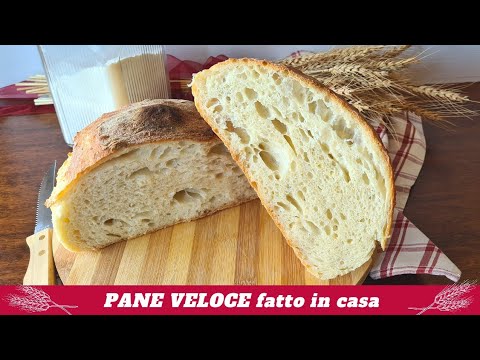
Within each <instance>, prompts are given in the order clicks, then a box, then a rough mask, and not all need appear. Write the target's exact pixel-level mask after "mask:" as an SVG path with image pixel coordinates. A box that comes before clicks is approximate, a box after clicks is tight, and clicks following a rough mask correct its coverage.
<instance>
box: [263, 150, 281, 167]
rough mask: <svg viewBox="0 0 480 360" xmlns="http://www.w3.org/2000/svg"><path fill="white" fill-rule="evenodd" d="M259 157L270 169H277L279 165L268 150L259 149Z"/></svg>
mask: <svg viewBox="0 0 480 360" xmlns="http://www.w3.org/2000/svg"><path fill="white" fill-rule="evenodd" d="M260 157H261V159H262V161H263V162H264V163H265V165H267V167H268V168H269V169H270V170H273V171H276V170H278V168H279V166H278V162H277V160H276V159H275V157H274V156H273V155H272V154H270V153H269V152H268V151H260Z"/></svg>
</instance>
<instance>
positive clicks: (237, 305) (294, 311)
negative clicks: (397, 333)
mask: <svg viewBox="0 0 480 360" xmlns="http://www.w3.org/2000/svg"><path fill="white" fill-rule="evenodd" d="M9 314H11V315H21V314H24V315H26V314H29V315H31V314H39V315H61V314H64V315H133V314H141V315H417V314H420V315H440V314H444V315H447V314H448V315H452V314H455V315H472V314H476V315H479V314H480V286H475V285H473V284H472V283H463V284H454V285H450V286H421V285H420V286H398V285H397V286H395V285H393V286H35V287H33V286H0V315H9Z"/></svg>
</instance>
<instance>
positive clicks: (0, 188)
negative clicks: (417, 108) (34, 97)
mask: <svg viewBox="0 0 480 360" xmlns="http://www.w3.org/2000/svg"><path fill="white" fill-rule="evenodd" d="M465 91H466V92H467V93H468V94H469V96H470V97H471V98H472V99H474V100H477V101H480V83H476V84H473V85H471V86H469V87H468V88H466V89H465ZM3 105H7V103H3ZM479 120H480V119H479V118H475V119H473V120H470V119H465V118H453V119H451V121H452V122H453V123H454V124H455V125H456V126H455V127H453V128H452V130H451V131H446V130H444V129H442V128H440V127H438V126H435V125H433V124H431V123H428V122H424V129H425V135H426V138H427V154H426V158H425V163H424V165H423V169H422V171H421V172H420V175H419V177H418V179H417V182H416V184H415V185H414V187H413V188H412V191H411V195H410V198H409V200H408V203H407V206H406V209H405V215H406V216H407V217H408V218H409V219H410V220H411V221H412V222H413V223H414V224H415V225H416V226H417V227H418V228H419V229H420V230H421V231H422V232H424V233H425V234H426V235H427V236H429V237H430V239H431V240H432V241H433V242H434V243H435V244H437V245H438V246H439V247H440V248H441V249H442V250H443V251H444V252H445V254H447V256H448V257H449V258H450V259H451V260H452V261H454V262H455V264H456V265H457V266H458V267H459V268H460V269H461V270H462V279H476V278H479V277H480V191H479V182H480V180H479V179H480V121H479ZM68 151H70V148H69V147H68V146H67V145H66V144H65V142H64V140H63V137H62V135H61V132H60V128H59V125H58V121H57V119H56V116H55V115H54V114H43V115H35V116H33V115H32V116H12V117H0V284H21V283H22V280H23V276H24V274H25V270H26V268H27V265H28V259H29V251H28V247H27V244H26V243H25V238H26V237H27V236H29V235H31V234H32V233H33V229H34V227H35V205H36V201H37V192H38V187H39V185H40V182H41V180H42V177H43V174H44V173H45V171H46V170H47V169H48V167H49V166H50V165H51V164H52V162H53V161H54V160H55V159H56V160H57V161H58V162H59V163H61V162H63V161H64V160H65V159H66V157H67V152H68ZM241 211H242V209H240V212H241ZM267 216H268V215H267ZM262 221H263V222H262ZM271 225H272V224H271V222H269V221H265V219H263V216H260V217H259V223H258V224H256V225H253V224H252V226H258V227H259V228H260V231H261V232H264V233H267V234H271V235H270V237H269V239H270V241H281V237H280V238H279V237H278V234H277V233H275V232H274V233H271V232H269V230H268V228H269V227H270V226H271ZM179 226H180V225H177V226H175V227H174V228H173V230H172V231H173V234H172V238H171V239H170V243H169V248H168V256H167V267H166V268H165V273H164V274H163V276H164V277H165V278H166V277H170V278H172V279H173V280H172V282H183V281H184V279H185V278H187V277H188V276H189V274H188V273H185V272H182V271H180V272H178V269H182V270H183V271H185V269H186V267H185V266H184V263H185V262H187V261H189V259H190V256H189V255H188V251H193V247H194V243H193V239H192V237H191V236H189V235H188V234H190V233H191V232H195V231H196V229H195V227H196V225H195V223H189V224H182V225H181V226H182V227H181V228H180V227H179ZM273 226H274V225H273ZM183 232H186V233H187V235H184V234H183ZM185 238H188V239H190V240H189V241H190V242H184V241H183V239H185ZM264 238H265V236H264ZM239 241H242V240H240V238H239V239H237V246H238V243H239ZM115 246H117V245H115ZM120 246H121V245H120ZM195 246H196V245H195ZM175 247H183V248H185V249H186V250H185V251H177V250H175ZM172 249H173V250H172ZM188 249H190V250H188ZM187 250H188V251H187ZM110 251H115V250H114V249H113V248H112V249H111V250H110ZM116 251H118V252H119V254H120V253H121V251H120V250H116ZM246 251H247V254H252V253H255V255H254V256H255V257H257V258H258V260H256V264H257V266H256V268H255V269H253V270H252V269H250V270H246V269H244V268H243V269H242V270H240V269H241V267H237V266H236V271H237V269H238V271H239V275H238V277H237V274H236V275H235V276H236V278H238V279H239V281H242V279H243V280H244V281H246V282H247V283H248V281H249V280H248V279H249V276H253V275H249V273H248V271H250V272H251V274H256V272H258V275H254V276H256V278H257V279H259V282H261V283H277V282H278V281H279V280H277V279H279V278H281V276H282V270H281V267H280V268H277V266H281V264H279V263H276V264H275V265H274V266H273V267H270V271H269V272H266V271H263V270H262V269H265V268H266V267H267V266H268V259H269V257H270V256H274V257H276V256H279V254H277V253H278V252H279V248H278V247H274V248H270V247H267V246H266V244H265V243H263V244H257V245H256V247H255V249H252V248H249V249H247V250H246ZM178 254H183V256H184V257H183V258H182V257H178ZM112 259H113V260H112V261H121V257H120V258H118V257H117V258H116V257H113V258H112ZM64 260H65V259H64ZM65 261H66V263H68V261H67V260H65ZM102 261H103V260H101V259H100V263H101V262H102ZM238 261H239V260H238V258H236V259H235V263H237V262H238ZM191 265H192V264H190V266H191ZM62 269H65V270H68V268H66V267H64V266H62ZM105 276H108V277H110V278H114V277H115V276H116V274H113V273H112V274H109V275H105ZM97 281H105V280H101V279H98V280H97ZM304 281H305V283H306V284H307V283H309V277H308V275H306V277H305V280H304ZM364 283H365V284H448V283H450V281H449V280H448V279H446V278H444V277H440V276H431V275H402V276H395V277H392V278H387V279H384V280H372V279H370V278H368V277H367V279H366V280H365V282H364Z"/></svg>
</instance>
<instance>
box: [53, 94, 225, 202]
mask: <svg viewBox="0 0 480 360" xmlns="http://www.w3.org/2000/svg"><path fill="white" fill-rule="evenodd" d="M176 140H177V141H178V140H194V141H202V142H206V141H215V140H217V137H216V136H215V134H214V133H213V132H212V129H211V128H210V127H209V126H208V124H207V123H206V122H205V121H203V119H202V118H201V116H200V114H199V113H198V112H197V110H196V109H195V105H194V104H193V102H191V101H188V100H171V99H169V100H161V99H159V100H145V101H142V102H139V103H136V104H131V105H128V106H126V107H124V108H122V109H120V110H118V111H114V112H110V113H107V114H104V115H103V116H101V117H100V118H99V119H97V120H96V121H94V122H93V123H91V124H90V125H88V126H87V127H86V128H84V129H83V130H82V131H80V132H79V133H78V134H77V135H76V136H75V139H74V146H73V152H72V153H70V154H69V156H68V159H67V160H66V161H65V162H64V164H63V165H62V166H61V168H60V169H59V171H58V175H57V185H56V186H55V189H54V190H53V192H52V195H51V196H50V198H49V199H48V200H47V202H46V206H48V207H50V206H51V205H52V204H54V203H55V202H56V201H57V200H58V199H60V198H61V197H62V196H63V194H64V192H65V190H66V189H67V188H69V187H70V186H71V185H72V184H74V183H75V182H76V179H77V178H78V177H79V176H81V175H84V174H86V173H88V172H89V171H91V170H92V169H94V168H96V167H97V166H99V165H100V164H102V163H103V162H105V161H107V160H108V159H110V158H111V157H113V156H115V154H116V153H118V152H121V151H123V150H125V149H127V148H131V147H134V146H138V145H141V144H147V143H156V142H165V141H176Z"/></svg>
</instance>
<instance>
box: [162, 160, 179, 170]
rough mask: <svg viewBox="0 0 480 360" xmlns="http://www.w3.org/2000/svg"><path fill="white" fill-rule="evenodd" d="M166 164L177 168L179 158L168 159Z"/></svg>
mask: <svg viewBox="0 0 480 360" xmlns="http://www.w3.org/2000/svg"><path fill="white" fill-rule="evenodd" d="M165 166H166V167H169V168H176V167H177V166H178V160H177V159H171V160H168V161H167V162H166V163H165Z"/></svg>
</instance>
